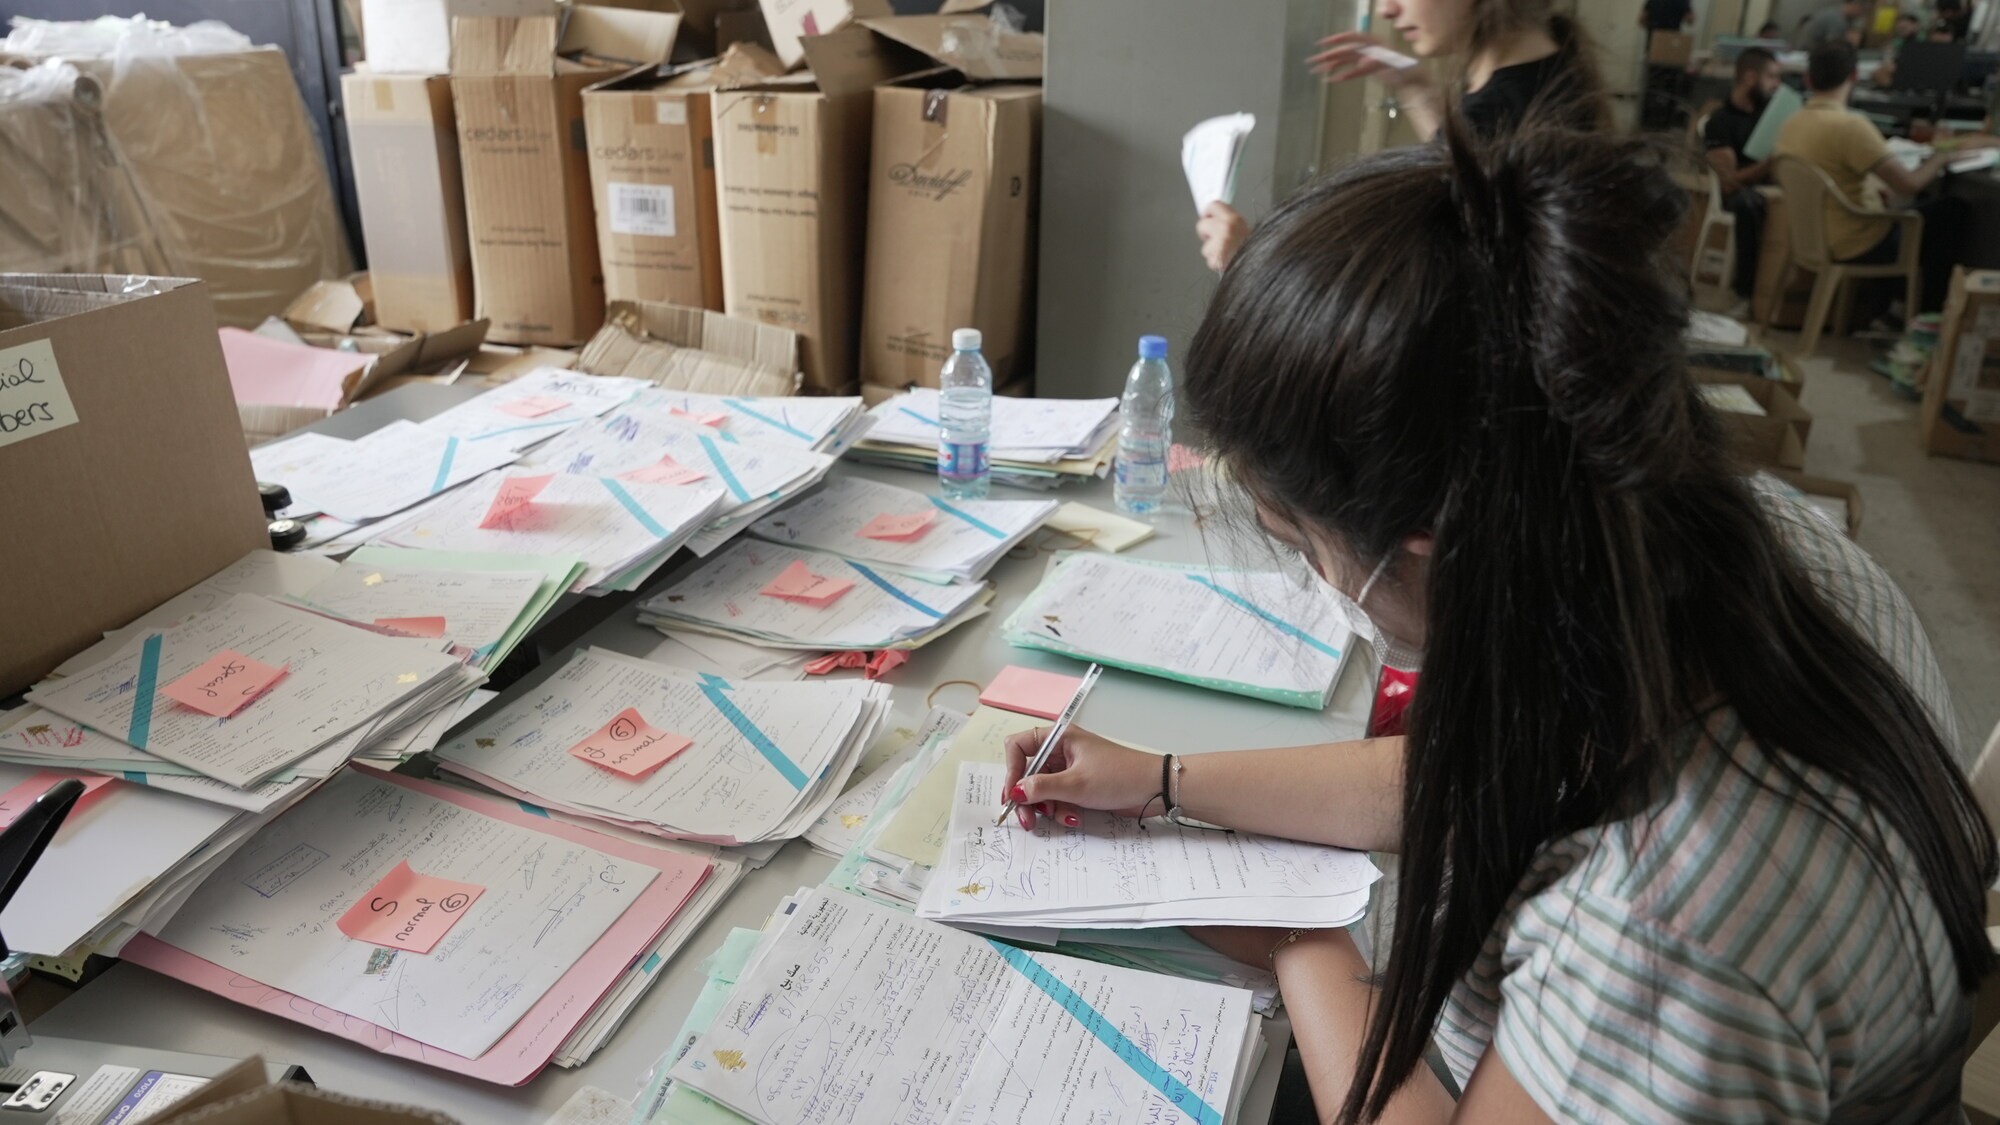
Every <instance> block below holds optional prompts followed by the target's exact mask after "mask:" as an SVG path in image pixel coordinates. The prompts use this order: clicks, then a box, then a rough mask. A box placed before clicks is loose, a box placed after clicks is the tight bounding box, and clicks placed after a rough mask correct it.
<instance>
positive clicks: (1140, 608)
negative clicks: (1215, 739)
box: [1004, 553, 1350, 710]
mask: <svg viewBox="0 0 2000 1125" xmlns="http://www.w3.org/2000/svg"><path fill="white" fill-rule="evenodd" d="M1004 632H1005V636H1006V638H1007V640H1008V642H1009V643H1010V644H1015V645H1019V646H1021V647H1023V648H1038V649H1042V650H1043V651H1046V652H1054V653H1060V654H1062V655H1064V656H1073V657H1076V658H1077V659H1079V660H1095V661H1097V662H1099V663H1102V664H1110V665H1113V666H1115V667H1119V668H1126V669H1130V670H1131V671H1134V672H1144V673H1147V674H1148V675H1154V676H1164V677H1166V678H1167V679H1170V680H1179V681H1181V682H1183V683H1190V684H1195V685H1198V686H1200V687H1206V688H1213V689H1215V690H1217V691H1227V692H1234V693H1236V694H1238V695H1247V696H1250V697H1252V698H1255V699H1265V700H1270V701H1271V702H1274V703H1284V704H1287V705H1289V706H1293V707H1309V708H1312V709H1314V710H1318V709H1321V708H1323V707H1325V706H1326V704H1327V701H1328V700H1329V699H1330V698H1332V695H1333V685H1334V683H1335V682H1336V681H1337V680H1339V678H1340V668H1341V664H1342V662H1343V661H1345V660H1346V658H1347V651H1348V648H1349V640H1350V633H1349V631H1348V629H1347V625H1346V623H1345V621H1344V620H1343V619H1342V617H1341V615H1340V611H1339V610H1338V608H1337V607H1335V605H1334V604H1333V600H1332V598H1331V597H1330V596H1329V595H1328V594H1327V593H1326V592H1325V591H1323V590H1320V589H1318V588H1315V587H1313V586H1310V585H1307V584H1305V583H1303V582H1301V581H1300V580H1299V579H1297V578H1294V577H1290V576H1287V575H1284V574H1280V573H1277V572H1275V571H1253V570H1226V569H1222V568H1218V567H1211V566H1204V565H1177V564H1173V563H1161V562H1149V561H1145V560H1141V559H1118V558H1110V557H1107V556H1104V555H1099V554H1094V553H1066V554H1061V555H1057V556H1056V558H1055V562H1054V564H1053V565H1052V566H1051V567H1050V569H1049V573H1048V575H1047V576H1046V577H1044V578H1043V579H1042V584H1041V585H1039V586H1037V587H1035V590H1034V592H1033V593H1031V594H1029V595H1028V597H1027V600H1026V601H1024V602H1022V603H1021V608H1020V609H1018V610H1016V611H1015V612H1014V615H1013V616H1012V617H1010V618H1008V620H1007V624H1006V626H1005V629H1004Z"/></svg>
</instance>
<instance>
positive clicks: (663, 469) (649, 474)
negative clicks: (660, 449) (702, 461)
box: [618, 457, 708, 484]
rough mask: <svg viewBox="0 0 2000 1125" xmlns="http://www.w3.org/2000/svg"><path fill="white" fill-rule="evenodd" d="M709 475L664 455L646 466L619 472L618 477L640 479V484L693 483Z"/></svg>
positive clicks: (621, 478)
mask: <svg viewBox="0 0 2000 1125" xmlns="http://www.w3.org/2000/svg"><path fill="white" fill-rule="evenodd" d="M707 476H708V474H707V473H704V472H702V471H701V470H699V469H690V468H688V467H687V466H686V465H683V464H681V463H680V462H678V461H676V460H674V459H673V458H671V457H662V458H660V459H659V460H658V461H656V462H654V463H653V464H651V465H647V466H645V467H644V468H640V469H628V470H627V471H625V472H622V473H619V474H618V479H619V480H631V481H638V482H639V483H640V484H693V483H694V482H695V481H698V480H703V479H705V478H706V477H707Z"/></svg>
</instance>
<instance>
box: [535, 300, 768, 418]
mask: <svg viewBox="0 0 2000 1125" xmlns="http://www.w3.org/2000/svg"><path fill="white" fill-rule="evenodd" d="M575 369H576V370H578V371H584V372H588V373H589V374H592V375H624V376H628V377H630V378H635V379H647V380H650V381H652V382H655V383H658V384H659V385H660V386H662V387H667V388H670V389H673V390H678V391H700V392H702V393H705V394H732V395H751V396H783V395H791V394H797V393H798V389H799V337H798V334H797V333H795V332H791V331H788V330H786V329H783V328H778V327H775V326H773V325H769V324H762V323H759V322H757V321H754V320H744V319H742V318H740V317H733V316H724V315H723V314H721V313H719V312H713V311H710V310H708V309H692V308H685V307H681V306H676V305H667V304H659V303H656V302H649V301H614V302H612V304H611V308H610V310H609V314H608V315H607V317H606V320H605V324H604V327H603V328H601V329H599V330H598V332H597V335H596V336H594V337H592V338H591V341H590V343H589V344H588V345H586V346H585V347H584V349H583V354H582V355H580V356H578V357H577V361H576V365H575Z"/></svg>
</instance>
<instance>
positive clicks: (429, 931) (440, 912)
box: [334, 860, 486, 953]
mask: <svg viewBox="0 0 2000 1125" xmlns="http://www.w3.org/2000/svg"><path fill="white" fill-rule="evenodd" d="M485 893H486V888H485V887H482V886H480V885H479V884H477V883H461V882H458V881H457V880H455V879H440V878H438V877H437V876H435V875H425V874H423V873H421V872H418V871H415V870H412V869H411V867H410V864H409V861H408V860H404V861H402V862H399V863H397V864H396V866H395V867H394V868H393V869H391V870H390V872H389V873H388V874H387V875H384V876H382V881H381V882H379V883H377V884H375V886H374V887H373V888H371V889H370V890H369V891H368V893H367V894H364V895H362V896H361V899H360V901H358V902H356V903H355V904H354V905H353V906H350V907H348V908H347V913H345V914H342V915H341V916H340V920H339V921H338V922H336V923H334V924H335V925H337V926H339V927H340V932H341V933H343V934H346V935H347V936H348V937H351V938H353V939H354V940H356V941H365V942H368V943H369V944H370V945H382V946H387V947H388V948H390V949H403V950H408V951H409V952H411V953H429V952H430V951H431V949H432V947H434V946H436V945H437V943H438V942H440V941H442V940H444V935H446V934H448V933H450V932H451V928H452V927H453V926H456V925H458V920H459V919H460V918H463V917H465V912H466V911H467V910H469V909H471V907H472V904H473V903H475V902H478V901H479V896H480V895H483V894H485Z"/></svg>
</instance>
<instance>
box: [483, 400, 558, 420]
mask: <svg viewBox="0 0 2000 1125" xmlns="http://www.w3.org/2000/svg"><path fill="white" fill-rule="evenodd" d="M568 405H569V403H567V402H564V401H563V400H561V399H559V398H550V397H549V396H548V395H525V396H523V397H521V398H514V399H508V400H507V401H506V402H503V403H501V404H500V405H499V407H498V409H499V410H501V411H502V412H503V413H507V414H512V415H513V416H515V417H516V418H540V417H541V416H542V415H544V414H553V413H555V412H556V411H558V410H561V409H562V408H563V407H565V406H568Z"/></svg>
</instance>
